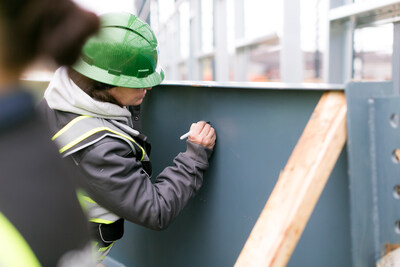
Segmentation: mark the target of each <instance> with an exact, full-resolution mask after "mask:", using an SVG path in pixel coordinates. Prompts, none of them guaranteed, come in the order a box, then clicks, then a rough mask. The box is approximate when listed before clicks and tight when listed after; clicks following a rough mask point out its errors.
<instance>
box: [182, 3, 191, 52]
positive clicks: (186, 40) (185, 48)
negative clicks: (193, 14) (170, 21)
mask: <svg viewBox="0 0 400 267" xmlns="http://www.w3.org/2000/svg"><path fill="white" fill-rule="evenodd" d="M189 11H190V10H189V2H188V1H185V2H183V3H182V4H181V5H180V6H179V28H180V32H179V34H180V56H181V59H187V58H188V57H189V46H190V22H189V19H190V18H189V14H190V13H189Z"/></svg>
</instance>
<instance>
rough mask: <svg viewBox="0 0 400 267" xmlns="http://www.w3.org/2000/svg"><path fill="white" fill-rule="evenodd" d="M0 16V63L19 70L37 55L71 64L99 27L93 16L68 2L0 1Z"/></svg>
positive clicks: (53, 0)
mask: <svg viewBox="0 0 400 267" xmlns="http://www.w3.org/2000/svg"><path fill="white" fill-rule="evenodd" d="M0 17H1V21H2V23H3V25H4V26H3V27H2V30H3V33H4V34H2V36H1V37H2V38H3V39H2V43H3V45H4V46H3V47H2V48H3V51H1V52H2V54H3V55H4V56H3V58H2V60H4V63H5V64H7V66H9V67H21V66H22V67H23V66H25V65H26V64H28V63H30V61H32V60H33V59H34V58H35V57H36V56H38V55H45V56H47V57H49V58H51V59H54V60H55V62H56V63H57V64H59V65H70V64H73V63H74V62H75V61H76V60H77V58H78V56H79V54H80V51H81V48H82V46H83V44H84V43H85V41H86V39H87V38H88V37H89V36H90V35H91V34H93V33H95V32H96V31H97V30H98V28H99V19H98V17H97V16H96V15H95V14H93V13H91V12H88V11H85V10H83V9H81V8H79V7H78V6H77V5H76V4H75V3H73V2H72V1H70V0H12V1H10V0H0Z"/></svg>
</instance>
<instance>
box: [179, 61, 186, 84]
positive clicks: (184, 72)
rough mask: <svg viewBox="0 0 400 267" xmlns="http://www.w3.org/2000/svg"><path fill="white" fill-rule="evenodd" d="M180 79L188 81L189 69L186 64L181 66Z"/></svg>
mask: <svg viewBox="0 0 400 267" xmlns="http://www.w3.org/2000/svg"><path fill="white" fill-rule="evenodd" d="M179 79H180V80H187V79H188V68H187V65H186V64H185V63H181V64H179Z"/></svg>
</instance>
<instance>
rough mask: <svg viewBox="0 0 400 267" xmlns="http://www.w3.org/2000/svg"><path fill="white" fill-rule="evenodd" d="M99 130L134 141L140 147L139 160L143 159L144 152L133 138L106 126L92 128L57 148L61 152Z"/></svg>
mask: <svg viewBox="0 0 400 267" xmlns="http://www.w3.org/2000/svg"><path fill="white" fill-rule="evenodd" d="M101 131H109V132H112V133H113V134H116V135H119V136H121V137H124V138H126V139H128V140H129V141H131V142H133V143H135V144H136V145H137V146H138V147H140V149H141V150H142V158H141V159H140V160H141V161H142V160H143V158H144V154H145V152H144V149H143V148H142V147H141V146H139V145H138V144H137V143H136V142H135V140H133V139H132V138H130V137H129V136H127V135H125V134H121V133H119V132H117V131H114V130H113V129H111V128H108V127H97V128H94V129H92V130H90V131H88V132H86V133H85V134H83V135H81V136H79V137H78V138H76V139H75V140H73V141H72V142H70V143H68V144H67V145H65V146H64V147H62V148H61V149H60V150H59V152H60V153H63V152H64V151H66V150H68V149H70V148H71V147H73V146H75V145H76V144H78V143H79V142H81V141H82V140H85V139H86V138H88V137H89V136H92V135H94V134H95V133H98V132H101Z"/></svg>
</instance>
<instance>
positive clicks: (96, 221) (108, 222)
mask: <svg viewBox="0 0 400 267" xmlns="http://www.w3.org/2000/svg"><path fill="white" fill-rule="evenodd" d="M89 221H91V222H94V223H104V224H111V223H113V222H114V221H110V220H105V219H100V218H90V219H89Z"/></svg>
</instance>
